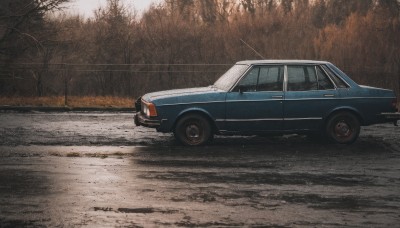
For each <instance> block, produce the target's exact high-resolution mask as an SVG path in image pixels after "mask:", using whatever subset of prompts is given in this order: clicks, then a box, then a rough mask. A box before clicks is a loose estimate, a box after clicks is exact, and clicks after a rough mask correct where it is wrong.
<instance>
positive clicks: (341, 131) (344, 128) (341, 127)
mask: <svg viewBox="0 0 400 228" xmlns="http://www.w3.org/2000/svg"><path fill="white" fill-rule="evenodd" d="M335 132H336V135H337V136H339V137H349V136H350V135H351V133H352V131H351V129H350V126H349V125H348V124H347V123H346V122H344V121H340V122H339V123H337V124H336V126H335Z"/></svg>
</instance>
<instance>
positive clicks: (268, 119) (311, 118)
mask: <svg viewBox="0 0 400 228" xmlns="http://www.w3.org/2000/svg"><path fill="white" fill-rule="evenodd" d="M322 119H323V118H322V117H307V118H266V119H216V120H215V121H216V122H223V121H226V122H251V121H253V122H255V121H285V120H288V121H293V120H322Z"/></svg>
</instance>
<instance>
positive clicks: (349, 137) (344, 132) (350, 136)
mask: <svg viewBox="0 0 400 228" xmlns="http://www.w3.org/2000/svg"><path fill="white" fill-rule="evenodd" d="M359 134H360V121H359V119H358V118H357V117H356V116H355V115H354V114H352V113H350V112H339V113H336V114H334V115H333V116H332V117H331V118H329V120H328V122H327V124H326V135H327V137H328V139H329V140H330V141H332V142H334V143H338V144H352V143H354V142H355V141H356V140H357V138H358V135H359Z"/></svg>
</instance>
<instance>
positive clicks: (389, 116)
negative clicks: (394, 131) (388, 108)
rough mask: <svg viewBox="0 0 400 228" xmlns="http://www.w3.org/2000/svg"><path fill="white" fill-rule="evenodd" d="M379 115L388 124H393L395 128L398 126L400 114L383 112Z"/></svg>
mask: <svg viewBox="0 0 400 228" xmlns="http://www.w3.org/2000/svg"><path fill="white" fill-rule="evenodd" d="M380 115H381V116H383V117H384V118H385V119H386V120H387V121H388V122H393V124H394V125H395V126H398V124H397V121H398V120H400V112H383V113H381V114H380Z"/></svg>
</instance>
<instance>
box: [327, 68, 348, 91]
mask: <svg viewBox="0 0 400 228" xmlns="http://www.w3.org/2000/svg"><path fill="white" fill-rule="evenodd" d="M324 66H325V67H326V68H328V69H329V71H330V72H331V73H332V74H334V75H336V76H337V77H338V78H339V79H340V80H341V81H342V82H344V83H345V84H346V85H347V86H348V87H347V88H339V87H337V85H336V83H335V82H333V85H335V88H336V89H348V88H352V86H351V85H349V83H347V82H346V80H344V79H343V78H342V77H341V76H340V75H338V74H337V73H336V72H335V71H334V70H332V69H331V68H330V66H329V64H324ZM321 68H322V70H324V71H325V73H326V75H327V76H328V78H329V79H331V75H330V74H329V72H327V71H326V70H325V69H324V67H321ZM343 73H344V72H343ZM331 81H333V80H332V79H331Z"/></svg>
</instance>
